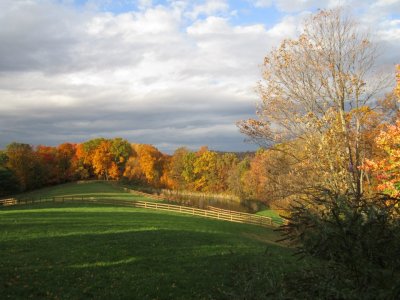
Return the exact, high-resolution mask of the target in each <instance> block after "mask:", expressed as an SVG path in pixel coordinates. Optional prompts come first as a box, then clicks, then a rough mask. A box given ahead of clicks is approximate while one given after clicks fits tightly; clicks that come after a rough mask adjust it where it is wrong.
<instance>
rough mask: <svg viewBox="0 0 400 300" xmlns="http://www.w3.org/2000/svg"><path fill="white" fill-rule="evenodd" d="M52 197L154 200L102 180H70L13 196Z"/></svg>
mask: <svg viewBox="0 0 400 300" xmlns="http://www.w3.org/2000/svg"><path fill="white" fill-rule="evenodd" d="M53 197H75V198H81V199H82V198H83V199H114V200H137V201H139V200H140V201H154V200H153V199H150V198H147V197H144V196H141V195H135V194H131V193H129V192H126V191H124V189H123V188H122V187H119V186H118V185H116V184H112V183H108V182H104V181H93V182H85V183H76V182H72V183H66V184H60V185H56V186H51V187H47V188H43V189H39V190H34V191H31V192H27V193H23V194H19V195H16V196H15V198H17V199H20V200H25V199H28V200H31V199H43V198H53Z"/></svg>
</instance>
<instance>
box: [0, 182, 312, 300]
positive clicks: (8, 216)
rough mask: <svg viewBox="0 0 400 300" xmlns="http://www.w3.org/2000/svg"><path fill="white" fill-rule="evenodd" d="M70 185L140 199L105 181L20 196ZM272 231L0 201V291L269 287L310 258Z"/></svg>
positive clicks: (81, 293)
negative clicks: (297, 253) (302, 258)
mask: <svg viewBox="0 0 400 300" xmlns="http://www.w3.org/2000/svg"><path fill="white" fill-rule="evenodd" d="M72 195H83V196H84V197H102V198H104V197H105V198H107V197H110V198H113V199H125V200H126V199H132V200H136V199H137V200H144V199H143V197H142V196H136V195H133V194H129V193H127V192H125V191H123V189H121V188H119V187H117V186H113V185H110V184H108V183H104V182H90V183H85V184H76V183H69V184H65V185H60V186H56V187H52V188H46V189H42V190H37V191H34V192H31V193H27V194H21V195H19V196H18V197H19V198H32V197H53V196H72ZM146 200H148V199H146ZM278 238H279V236H278V234H277V233H276V232H274V231H273V230H272V229H268V228H264V227H258V226H253V225H246V224H238V223H230V222H225V221H219V220H211V219H204V218H201V217H195V216H188V215H180V214H175V213H171V212H163V211H153V210H146V209H140V208H133V207H120V206H113V205H102V204H83V203H79V202H76V203H67V202H66V203H41V204H35V205H22V206H14V207H13V206H12V207H2V208H0V245H1V247H0V282H1V284H2V288H1V289H0V298H1V299H27V298H41V299H42V298H44V299H58V298H62V299H78V298H79V299H81V298H94V299H120V298H129V299H232V297H234V296H235V295H236V296H238V295H239V297H240V295H242V294H246V295H247V296H248V295H249V293H250V295H251V293H253V292H254V290H255V289H262V290H263V292H273V290H274V288H276V286H277V284H276V283H277V282H279V281H280V280H282V274H283V273H285V272H292V271H295V270H299V269H301V268H302V266H303V264H304V263H306V262H302V263H299V262H298V261H297V259H295V258H294V257H293V256H292V253H293V250H292V249H290V248H287V247H285V246H284V245H282V244H278V243H276V242H275V241H276V240H277V239H278ZM260 270H263V272H261V273H260V274H263V275H262V276H261V275H260V274H258V273H257V272H259V271H260ZM254 274H256V275H257V274H258V275H257V276H255V275H254ZM254 276H255V277H254ZM263 276H264V277H263ZM265 276H266V277H265ZM249 278H250V280H249ZM249 281H250V284H249ZM244 283H245V284H246V286H243V284H244Z"/></svg>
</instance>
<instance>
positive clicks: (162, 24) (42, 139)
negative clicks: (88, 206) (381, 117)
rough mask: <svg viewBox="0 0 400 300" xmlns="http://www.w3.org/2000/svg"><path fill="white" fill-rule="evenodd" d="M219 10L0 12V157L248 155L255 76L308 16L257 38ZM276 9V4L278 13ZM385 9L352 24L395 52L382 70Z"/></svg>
mask: <svg viewBox="0 0 400 300" xmlns="http://www.w3.org/2000/svg"><path fill="white" fill-rule="evenodd" d="M145 2H146V3H145ZM93 3H94V2H93ZM196 3H198V2H196ZM227 3H228V2H226V1H205V2H203V3H202V4H195V5H189V4H188V2H187V1H169V2H168V5H152V3H151V1H149V2H148V1H144V2H143V1H142V2H141V3H139V4H140V9H139V10H137V11H131V12H125V13H120V14H115V13H110V12H108V13H107V12H101V11H96V10H83V11H82V10H81V11H80V10H77V9H75V8H74V7H73V6H72V5H61V4H56V2H53V1H50V0H48V1H46V0H43V1H40V2H39V1H38V2H35V1H31V2H28V1H25V2H23V1H6V0H4V1H1V2H0V11H1V13H0V40H1V41H2V42H1V43H0V128H2V131H0V147H3V146H4V145H6V144H7V143H9V142H11V141H13V140H20V141H24V142H30V143H53V144H55V143H60V142H63V141H82V140H85V139H88V138H90V137H92V136H99V135H105V136H123V137H126V138H129V139H131V140H132V141H136V142H146V143H154V144H157V145H164V146H163V147H167V148H168V150H173V149H170V147H173V145H180V144H182V145H189V146H190V145H198V144H199V145H203V144H210V146H211V148H219V149H225V150H226V149H228V148H231V150H235V149H236V150H237V149H246V148H248V147H249V146H247V145H244V144H242V143H241V141H242V140H243V139H244V138H243V137H242V136H240V134H239V133H238V131H237V129H236V127H235V125H234V123H235V121H236V120H239V119H245V118H248V117H250V116H252V115H253V114H254V110H255V102H256V101H257V98H258V97H257V95H256V94H255V92H254V87H255V85H256V82H257V80H258V79H260V76H261V75H260V67H259V65H260V64H261V63H262V61H263V57H264V56H265V55H266V54H267V52H268V51H269V50H270V49H272V47H274V46H278V45H279V42H280V41H281V40H282V39H283V38H288V37H289V38H290V37H295V36H296V35H297V34H298V32H299V30H300V28H301V27H300V25H299V24H300V23H301V19H302V18H303V16H304V15H305V14H306V12H303V11H301V10H302V9H305V10H307V9H308V8H309V5H312V4H311V2H310V1H300V0H299V1H298V2H297V3H298V5H299V6H298V7H297V8H296V11H299V12H298V13H296V14H293V13H292V14H291V15H287V16H284V17H283V18H282V19H281V20H280V21H279V22H278V23H276V24H274V25H273V26H271V27H269V28H266V26H265V25H263V24H255V25H233V24H232V22H231V19H230V15H231V13H232V7H228V4H227ZM268 3H270V1H265V2H264V5H270V4H268ZM285 3H286V4H287V3H288V2H285V1H274V5H275V6H276V7H278V8H280V9H285V6H284V5H286V4H285ZM329 3H331V1H328V2H326V3H325V4H323V5H322V6H324V5H325V6H326V5H330V4H329ZM379 3H381V2H378V4H379ZM382 3H383V2H382ZM382 3H381V4H379V5H378V4H377V6H373V5H372V4H371V5H369V6H366V7H364V10H365V11H364V12H363V14H362V15H361V20H362V22H364V20H363V17H365V16H368V15H369V14H374V15H375V16H379V17H376V18H374V19H371V20H373V23H372V24H369V25H370V26H371V27H372V28H374V29H375V30H376V32H377V35H376V36H377V38H378V39H380V41H381V42H382V43H385V45H386V47H388V48H389V49H391V50H392V51H390V50H389V52H390V54H389V55H388V54H386V55H385V56H384V57H385V59H386V60H385V61H384V62H385V63H388V64H390V63H392V61H394V59H396V56H398V55H397V53H399V52H398V51H397V52H396V51H393V49H395V50H399V45H400V41H399V36H400V34H399V26H400V25H399V20H396V19H390V18H387V10H388V7H391V8H393V7H394V6H390V5H395V4H396V3H394V4H393V3H392V4H390V3H386V5H383V4H385V3H383V4H382ZM188 16H189V17H190V18H192V20H189V19H188V18H187V17H188ZM235 18H237V17H235ZM397 59H398V57H397ZM224 143H225V146H224Z"/></svg>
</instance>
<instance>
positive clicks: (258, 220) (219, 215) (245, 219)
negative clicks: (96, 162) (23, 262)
mask: <svg viewBox="0 0 400 300" xmlns="http://www.w3.org/2000/svg"><path fill="white" fill-rule="evenodd" d="M71 201H74V202H75V201H76V202H83V203H88V202H89V203H100V204H111V205H122V206H133V207H138V208H145V209H155V210H164V211H170V212H177V213H182V214H189V215H194V216H200V217H206V218H211V219H218V220H224V221H230V222H236V223H246V224H253V225H259V226H266V227H277V226H279V224H276V223H274V222H273V221H272V219H271V218H269V217H263V216H258V215H254V214H248V213H242V212H236V211H230V210H225V209H220V208H216V207H209V209H200V208H194V207H187V206H180V205H175V204H166V203H159V202H147V201H129V200H113V199H100V198H95V197H82V196H79V197H77V196H67V197H52V198H39V199H25V200H17V199H14V198H11V199H4V200H0V205H1V204H2V205H4V206H9V205H21V204H36V203H43V202H54V203H64V202H71Z"/></svg>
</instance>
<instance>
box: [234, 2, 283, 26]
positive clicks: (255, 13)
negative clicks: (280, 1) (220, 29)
mask: <svg viewBox="0 0 400 300" xmlns="http://www.w3.org/2000/svg"><path fill="white" fill-rule="evenodd" d="M229 4H230V8H231V10H232V11H235V12H236V14H235V15H234V16H232V18H231V23H232V24H234V25H253V24H264V25H266V26H267V27H271V26H273V25H274V24H276V23H278V22H279V21H280V20H281V19H282V18H283V16H284V15H285V14H284V13H282V12H279V11H278V10H277V9H276V8H275V7H274V6H273V5H271V6H269V7H255V6H254V5H253V4H251V3H250V2H249V1H245V0H231V1H229Z"/></svg>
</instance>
